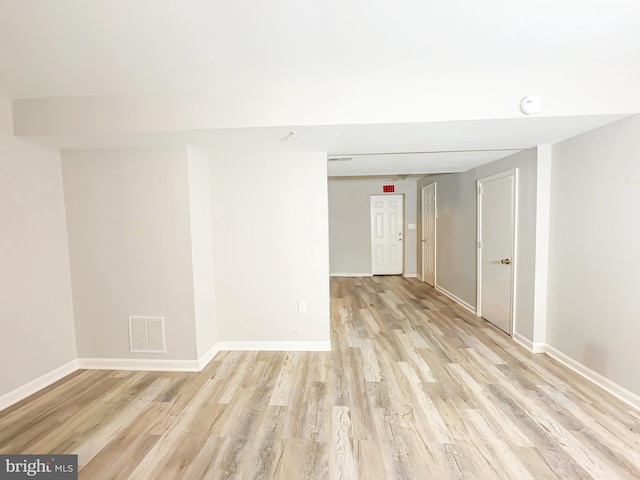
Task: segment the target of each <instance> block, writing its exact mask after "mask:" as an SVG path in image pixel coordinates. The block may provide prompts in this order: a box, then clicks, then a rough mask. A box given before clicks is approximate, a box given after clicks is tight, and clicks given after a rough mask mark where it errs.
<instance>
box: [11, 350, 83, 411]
mask: <svg viewBox="0 0 640 480" xmlns="http://www.w3.org/2000/svg"><path fill="white" fill-rule="evenodd" d="M76 370H78V360H71V361H70V362H68V363H65V364H64V365H62V366H60V367H58V368H56V369H55V370H51V371H50V372H48V373H45V374H44V375H41V376H40V377H38V378H36V379H34V380H31V381H30V382H27V383H25V384H24V385H22V386H20V387H18V388H16V389H14V390H11V391H10V392H7V393H5V394H4V395H2V396H0V410H4V409H5V408H8V407H10V406H11V405H14V404H16V403H18V402H19V401H21V400H24V399H25V398H27V397H28V396H30V395H33V394H34V393H37V392H39V391H40V390H42V389H43V388H46V387H48V386H49V385H51V384H53V383H55V382H57V381H58V380H60V379H61V378H64V377H66V376H67V375H69V374H71V373H73V372H75V371H76Z"/></svg>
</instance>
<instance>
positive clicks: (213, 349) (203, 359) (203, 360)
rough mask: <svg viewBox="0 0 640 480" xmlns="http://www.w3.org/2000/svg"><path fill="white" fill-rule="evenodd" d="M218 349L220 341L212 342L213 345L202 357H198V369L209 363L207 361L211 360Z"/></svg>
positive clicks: (202, 368)
mask: <svg viewBox="0 0 640 480" xmlns="http://www.w3.org/2000/svg"><path fill="white" fill-rule="evenodd" d="M219 351H220V343H214V344H213V347H211V348H210V349H209V351H208V352H207V353H205V354H204V355H203V356H202V357H200V358H199V359H198V367H199V369H200V371H202V370H204V367H206V366H207V365H209V362H210V361H211V360H213V357H215V356H216V354H217V353H218V352H219Z"/></svg>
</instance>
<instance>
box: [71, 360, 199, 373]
mask: <svg viewBox="0 0 640 480" xmlns="http://www.w3.org/2000/svg"><path fill="white" fill-rule="evenodd" d="M78 363H79V368H82V369H86V370H142V371H150V372H157V371H160V372H199V371H200V370H201V368H200V362H199V361H198V360H164V359H163V360H160V359H157V360H156V359H148V358H79V359H78Z"/></svg>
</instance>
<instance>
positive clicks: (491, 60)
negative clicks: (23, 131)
mask: <svg viewBox="0 0 640 480" xmlns="http://www.w3.org/2000/svg"><path fill="white" fill-rule="evenodd" d="M638 25H640V1H638V0H608V1H607V2H606V3H605V2H603V1H601V0H563V1H558V0H518V1H513V0H511V1H507V0H484V1H482V2H477V1H472V0H448V1H446V2H445V1H442V2H435V1H432V2H425V1H424V0H399V1H395V2H372V1H365V0H354V1H346V2H345V1H344V0H340V1H339V0H323V1H319V0H316V1H305V2H301V1H299V0H270V1H257V0H254V1H251V2H242V1H238V0H218V1H211V0H163V1H158V0H109V1H107V0H103V1H98V0H96V1H87V0H56V1H51V2H45V1H42V0H0V97H4V98H9V99H24V98H47V97H76V96H103V95H124V94H127V95H138V94H139V95H143V94H144V95H147V94H156V93H157V94H169V93H184V92H214V93H217V94H220V95H222V96H224V95H225V93H226V92H230V91H231V90H233V91H234V92H236V93H237V92H243V91H245V92H247V95H246V97H245V100H244V102H245V103H247V102H251V100H250V98H251V93H255V92H261V91H269V88H270V87H266V86H273V85H278V86H280V88H289V87H290V86H294V87H295V86H296V85H298V86H307V87H308V88H312V87H311V86H313V85H318V84H325V85H331V88H335V89H336V90H337V91H338V90H339V91H340V94H341V95H342V96H343V97H342V98H344V95H346V94H348V92H350V91H353V89H354V88H355V89H358V88H359V87H360V88H361V89H363V90H367V92H368V95H370V96H375V94H376V91H377V89H378V88H379V87H378V85H382V84H385V85H394V86H395V87H396V88H399V89H402V85H403V84H407V83H408V82H411V83H412V85H413V87H412V88H415V85H420V84H421V82H422V79H426V78H431V79H432V80H433V79H436V80H433V81H431V82H426V81H425V83H424V85H425V86H424V88H425V89H428V88H430V86H433V85H437V86H438V88H446V84H447V81H445V80H443V79H446V78H449V75H454V77H451V78H464V79H468V81H469V82H470V83H473V79H474V78H480V77H482V78H484V79H485V81H486V79H487V78H488V77H487V72H490V73H491V74H495V75H496V77H497V78H498V77H499V76H500V75H501V72H503V71H505V70H518V69H521V70H522V71H525V70H535V71H536V72H537V74H538V75H539V76H540V77H542V78H546V79H556V78H557V79H558V80H561V74H558V72H562V71H568V69H584V70H585V71H589V72H612V71H617V70H620V69H621V70H620V71H624V70H625V69H628V68H639V67H640V28H638ZM577 71H578V70H575V71H574V74H575V72H577ZM547 73H548V74H547ZM514 78H525V79H526V78H527V76H526V74H523V75H520V76H519V77H514ZM629 78H631V77H629ZM437 79H440V80H437ZM502 79H503V81H505V78H504V76H503V78H502ZM547 81H548V80H547ZM589 81H590V82H592V83H593V84H594V85H597V82H594V80H593V78H589ZM549 83H550V84H553V81H551V82H549ZM604 83H606V82H603V85H602V92H606V88H607V85H606V84H604ZM443 84H444V85H445V87H443ZM536 85H538V86H539V85H541V84H539V83H536V82H533V81H532V82H530V83H527V82H526V81H523V83H522V84H521V85H520V84H518V85H517V88H515V91H518V92H520V91H521V92H522V93H523V94H527V93H543V92H535V91H533V92H532V91H530V89H531V87H532V86H536ZM576 86H578V85H576ZM598 86H599V85H598ZM342 87H344V88H342ZM452 88H453V87H452ZM456 88H458V89H464V88H465V85H464V84H463V83H460V84H459V85H457V86H456ZM478 88H479V89H480V91H482V87H481V84H478ZM596 88H597V87H596ZM350 89H351V90H350ZM387 92H388V89H387ZM387 92H385V91H383V90H380V94H379V96H380V98H382V97H383V96H384V95H385V94H387ZM438 92H439V91H438ZM438 92H431V93H432V94H434V95H435V96H437V95H438ZM554 93H555V92H553V91H552V90H550V89H549V96H550V97H553V94H554ZM614 93H615V91H614ZM512 96H513V92H510V94H509V98H510V100H509V102H510V103H513V104H514V108H515V101H512V99H511V97H512ZM560 97H561V96H560V95H558V96H557V97H556V98H555V99H554V105H561V104H562V98H560ZM293 98H295V97H293ZM446 98H453V99H455V98H456V96H455V91H454V90H451V91H450V92H448V97H446ZM472 98H473V97H472ZM489 98H490V99H493V98H494V97H493V96H489ZM516 100H517V99H516ZM543 100H546V98H544V99H543ZM585 100H589V99H585ZM233 101H234V102H236V104H237V106H238V107H242V105H240V103H241V101H238V100H236V97H234V100H233ZM448 101H449V100H447V102H448ZM483 101H484V102H487V99H486V98H484V99H479V100H478V102H477V105H478V106H476V107H475V109H473V112H474V113H473V115H471V116H470V117H464V116H456V115H458V112H460V111H461V109H460V106H459V105H457V104H455V105H454V104H453V103H452V104H451V109H450V110H451V112H453V113H452V116H449V115H447V114H446V112H445V114H444V115H443V114H441V113H439V114H438V117H437V118H436V121H429V122H426V121H425V122H415V123H382V122H381V123H378V124H353V125H343V124H340V125H331V124H326V125H325V124H323V125H322V126H320V125H317V126H314V124H313V123H312V124H310V125H308V126H303V127H295V126H292V125H288V126H286V125H287V123H288V121H287V120H288V119H287V118H286V115H284V114H283V115H281V116H278V115H277V113H276V114H273V112H271V113H272V117H273V118H274V120H273V121H271V123H266V124H264V126H263V127H262V128H234V129H228V128H227V129H212V130H190V129H189V128H187V127H185V128H183V129H176V130H171V131H163V132H153V131H144V132H143V131H140V132H126V133H125V132H124V131H117V130H116V131H105V132H93V133H92V134H82V135H81V134H71V135H65V136H59V135H54V134H51V135H45V136H43V137H41V138H35V137H31V140H33V141H38V142H41V143H44V144H48V145H53V146H56V147H59V148H114V147H162V146H175V145H181V144H182V145H183V144H184V143H193V144H196V145H202V146H204V147H206V148H211V149H215V150H218V151H220V152H224V151H227V150H232V149H235V150H238V149H243V148H248V147H247V146H249V145H250V146H251V148H252V149H259V150H260V151H282V152H295V151H310V150H313V151H325V152H329V154H330V155H331V154H335V155H339V154H359V155H356V156H355V157H354V159H353V160H351V161H348V162H330V165H329V170H330V174H331V175H336V176H352V175H387V174H391V173H396V174H398V173H399V174H420V173H425V174H426V173H433V172H443V171H460V170H465V169H468V168H472V167H474V166H477V165H480V164H482V163H487V162H489V161H492V160H494V159H497V158H501V157H503V156H506V155H508V154H510V153H512V152H513V151H517V150H520V149H524V148H530V147H532V146H535V145H538V144H548V143H550V144H552V143H555V142H557V141H560V140H563V139H566V138H569V137H572V136H574V135H577V134H580V133H582V132H584V131H587V130H591V129H593V128H597V127H598V126H600V125H604V124H606V123H609V122H612V121H615V120H617V119H619V118H622V117H623V116H624V115H622V114H620V112H621V111H622V110H620V109H617V110H611V111H605V110H603V109H602V108H599V109H598V110H597V111H594V112H593V113H598V115H593V114H589V113H590V112H589V108H588V105H589V104H588V101H587V102H586V103H585V102H578V103H580V110H579V111H575V112H570V113H571V114H569V115H565V114H564V113H562V114H560V116H558V115H557V114H556V116H544V115H545V113H544V110H543V112H542V114H541V115H540V116H536V117H514V118H504V117H502V116H498V117H497V118H496V117H492V113H491V111H489V110H488V109H487V110H486V113H484V114H483V113H482V112H483V111H484V110H483V109H485V106H484V105H485V103H483ZM490 101H491V100H490ZM467 102H468V100H467ZM326 103H327V102H325V104H326ZM387 103H389V102H387ZM632 104H633V102H632ZM274 105H275V107H274V109H275V110H274V111H276V112H277V108H278V107H277V103H275V102H274ZM432 105H434V106H435V102H433V103H432ZM447 105H449V104H448V103H446V102H445V103H444V108H445V109H446V107H447ZM465 105H466V104H465ZM572 105H573V103H572ZM585 105H586V106H585ZM338 106H339V105H335V106H333V107H332V105H331V104H329V105H326V109H327V110H328V111H331V109H332V108H337V107H338ZM376 106H377V105H376V104H375V103H372V104H370V108H371V109H372V111H374V110H375V108H376ZM410 106H411V105H409V104H403V105H402V108H403V109H405V110H406V109H407V107H410ZM225 108H230V109H231V108H234V105H227V106H226V107H225ZM386 108H388V105H387V107H386ZM420 108H421V109H422V110H419V111H418V113H419V114H418V115H416V116H417V117H422V118H425V119H426V118H431V117H429V115H428V113H429V112H428V111H426V110H424V105H423V106H422V107H420ZM438 108H440V109H442V108H443V106H442V105H439V107H438ZM556 108H558V107H556ZM238 111H242V109H238ZM439 111H440V110H439ZM421 112H424V114H423V115H420V113H421ZM478 112H480V116H478ZM563 112H564V110H563ZM229 113H235V111H234V112H231V111H230V112H229ZM324 113H325V112H323V114H324ZM602 113H611V115H601V114H602ZM626 113H627V114H628V113H630V112H628V111H626ZM96 114H99V112H97V113H96ZM230 116H231V115H230ZM444 118H447V119H449V120H452V121H446V122H445V121H438V120H441V119H444ZM469 118H476V120H469ZM276 119H277V120H276ZM369 121H370V122H373V121H377V120H371V119H370V120H369ZM319 123H322V122H319ZM327 123H330V122H327ZM283 125H285V126H283ZM291 128H296V129H298V130H299V131H300V132H299V135H298V136H297V137H296V138H295V139H292V138H290V137H289V136H288V130H289V129H291ZM406 152H414V154H411V155H406V154H405V155H398V153H406ZM365 154H366V155H365ZM372 154H375V155H372ZM381 154H386V155H381Z"/></svg>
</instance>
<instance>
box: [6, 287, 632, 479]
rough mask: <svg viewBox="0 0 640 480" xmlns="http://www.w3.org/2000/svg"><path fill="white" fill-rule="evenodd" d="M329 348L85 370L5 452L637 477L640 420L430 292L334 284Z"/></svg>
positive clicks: (101, 467)
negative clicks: (157, 368)
mask: <svg viewBox="0 0 640 480" xmlns="http://www.w3.org/2000/svg"><path fill="white" fill-rule="evenodd" d="M330 292H331V319H330V321H331V329H330V332H331V346H332V350H331V352H250V351H245V352H232V351H229V352H220V353H219V354H217V355H216V357H215V358H214V359H213V360H212V361H211V362H210V363H209V365H207V366H206V367H205V369H204V370H203V371H202V372H200V373H181V372H128V371H86V370H83V371H78V372H74V373H73V374H72V375H69V376H68V377H66V378H64V379H63V380H61V381H59V382H56V383H55V384H54V385H51V386H50V387H48V388H46V389H44V390H42V391H40V392H38V393H37V394H35V395H33V396H31V397H29V398H27V399H25V400H23V401H21V402H19V403H18V404H16V405H14V406H12V407H10V408H8V409H6V410H5V411H3V412H0V453H3V454H7V453H14V454H19V453H71V454H73V453H75V454H78V455H79V466H80V471H79V477H80V478H81V479H86V480H102V479H105V480H111V479H115V480H120V479H123V480H126V479H170V480H174V479H185V480H200V479H220V480H229V479H251V480H255V479H260V480H271V479H282V480H291V479H296V480H297V479H301V480H325V479H329V480H334V479H345V480H346V479H363V480H365V479H366V480H370V479H371V480H383V479H385V480H386V479H391V480H396V479H397V480H411V479H416V480H422V479H425V480H432V479H433V480H448V479H459V480H468V479H480V480H485V479H486V480H494V479H499V480H501V479H509V480H511V479H518V480H520V479H567V480H569V479H571V480H574V479H598V480H599V479H607V480H617V479H620V480H627V479H633V478H640V413H639V412H637V411H635V410H633V409H631V408H630V407H629V406H628V405H626V404H624V403H622V402H621V401H620V400H618V399H616V398H615V397H613V396H611V395H610V394H609V393H607V392H606V391H604V390H602V389H599V388H598V387H596V386H594V385H593V384H591V383H590V382H588V381H586V380H585V379H583V378H582V377H580V376H578V375H577V374H576V373H574V372H573V371H571V370H569V369H567V368H565V367H563V366H562V365H560V364H559V363H557V362H556V361H554V360H553V359H552V358H550V357H548V356H546V355H544V354H532V353H531V352H529V351H527V350H525V349H524V348H522V347H521V346H519V345H518V344H517V343H515V342H514V341H513V340H512V339H511V338H509V337H508V336H507V335H505V334H504V333H503V332H501V331H499V330H498V329H496V328H494V327H493V326H492V325H490V324H488V323H487V322H485V321H484V320H482V319H481V318H479V317H476V316H475V315H473V314H472V313H470V312H468V311H467V310H465V309H463V308H462V307H460V306H458V305H457V304H456V303H455V302H453V301H452V300H450V299H449V298H448V297H445V296H443V295H441V294H440V293H438V292H437V291H436V290H434V289H433V288H431V287H429V286H427V285H425V284H423V283H422V282H420V281H418V280H417V279H406V278H402V277H395V276H376V277H362V278H332V279H331V284H330Z"/></svg>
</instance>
